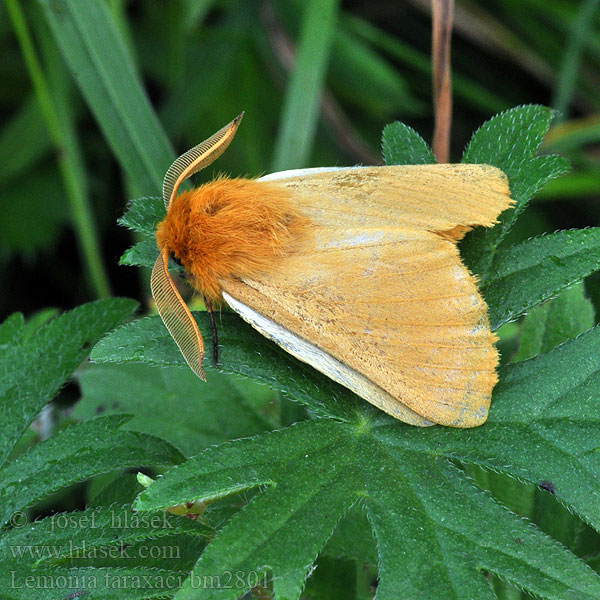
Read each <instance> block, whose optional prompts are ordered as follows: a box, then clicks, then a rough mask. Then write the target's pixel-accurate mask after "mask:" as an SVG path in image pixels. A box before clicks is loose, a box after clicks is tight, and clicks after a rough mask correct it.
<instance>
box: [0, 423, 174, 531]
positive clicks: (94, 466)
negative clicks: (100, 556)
mask: <svg viewBox="0 0 600 600" xmlns="http://www.w3.org/2000/svg"><path fill="white" fill-rule="evenodd" d="M129 419H130V417H129V416H127V415H125V416H124V415H116V416H112V417H101V418H97V419H93V420H91V421H87V422H85V423H82V424H79V425H72V426H70V427H68V428H66V429H64V430H62V431H60V432H59V433H57V434H55V435H53V436H52V437H50V438H48V439H47V440H45V441H43V442H41V443H39V444H38V445H36V446H34V447H33V448H30V449H29V450H28V451H27V452H26V453H25V454H22V455H21V456H19V457H18V458H17V459H16V460H14V461H12V462H9V463H7V464H5V466H4V468H3V469H2V471H0V500H1V507H0V523H3V524H4V523H6V521H7V520H9V519H10V518H11V515H12V514H14V512H15V511H20V510H22V509H23V508H26V507H27V506H30V505H31V504H33V503H34V502H36V501H37V500H39V499H41V498H43V497H44V496H46V495H48V494H50V493H51V492H54V491H56V490H58V489H60V488H62V487H65V486H67V485H69V484H71V483H75V482H76V481H82V480H83V479H87V478H89V477H92V476H94V475H98V474H100V473H107V472H109V471H111V470H114V468H115V467H116V466H118V467H120V468H127V467H137V466H141V465H172V464H175V463H177V462H180V461H181V460H182V459H183V455H182V454H180V452H179V451H178V450H176V449H175V448H174V447H173V446H171V444H169V443H168V442H165V441H164V440H161V439H159V438H156V437H154V436H150V435H146V434H143V433H137V432H133V431H120V430H119V427H121V425H123V424H124V423H126V422H127V421H128V420H129Z"/></svg>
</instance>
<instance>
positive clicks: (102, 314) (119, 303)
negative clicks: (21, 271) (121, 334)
mask: <svg viewBox="0 0 600 600" xmlns="http://www.w3.org/2000/svg"><path fill="white" fill-rule="evenodd" d="M135 306H136V303H135V302H134V301H132V300H127V299H125V298H112V299H109V300H100V301H97V302H90V303H89V304H84V305H83V306H79V307H78V308H75V309H74V310H71V311H69V312H66V313H64V314H62V315H61V316H59V317H56V318H55V319H53V320H51V321H50V322H49V323H47V324H46V325H44V326H43V327H41V329H40V330H39V331H38V332H37V334H36V335H35V336H32V337H30V338H28V339H26V340H25V339H14V340H13V342H12V343H11V345H5V346H0V397H1V398H2V406H3V412H2V417H3V418H2V419H1V421H0V464H1V463H2V462H4V460H5V459H6V456H7V455H8V453H9V452H10V451H11V449H12V447H13V446H14V444H15V443H16V441H17V440H18V438H19V436H20V435H21V434H22V433H23V431H25V429H26V428H27V427H28V426H29V425H30V424H31V422H32V421H33V419H34V418H35V417H36V416H37V415H38V413H39V412H40V411H41V410H42V408H43V407H44V406H45V405H46V404H47V403H48V402H50V400H51V399H52V397H53V396H54V394H56V392H57V391H58V389H59V388H60V386H61V385H62V384H63V383H64V382H65V381H66V380H67V379H68V378H69V377H70V375H71V373H73V371H74V370H75V369H76V368H77V366H78V365H79V364H80V363H81V362H82V361H83V360H84V359H85V357H86V356H87V355H88V354H89V351H90V349H91V348H92V345H93V344H95V343H96V342H97V341H98V339H99V338H100V337H101V336H102V335H104V334H105V333H106V332H107V331H108V330H109V329H112V328H113V327H116V326H117V325H119V324H120V323H122V322H123V321H124V320H125V319H126V318H127V317H129V316H130V315H131V313H132V312H133V310H134V309H135ZM13 319H14V317H13ZM11 323H12V324H11V325H10V326H9V329H12V330H13V331H14V327H15V325H14V321H11ZM24 333H25V332H23V334H24Z"/></svg>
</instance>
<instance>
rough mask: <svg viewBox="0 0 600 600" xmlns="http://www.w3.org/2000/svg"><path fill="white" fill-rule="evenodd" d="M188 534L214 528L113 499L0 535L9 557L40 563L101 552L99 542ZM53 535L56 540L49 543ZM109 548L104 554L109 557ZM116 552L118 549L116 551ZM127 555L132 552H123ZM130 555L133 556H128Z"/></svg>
mask: <svg viewBox="0 0 600 600" xmlns="http://www.w3.org/2000/svg"><path fill="white" fill-rule="evenodd" d="M177 534H186V535H188V536H196V537H201V538H203V539H206V538H207V537H208V536H209V535H211V534H212V530H210V529H209V528H208V527H206V526H205V525H203V524H202V523H200V522H198V521H193V520H191V519H187V518H185V517H178V516H175V515H172V514H169V513H167V512H164V511H161V512H159V513H154V514H152V513H150V514H146V513H144V514H143V515H142V514H139V515H138V514H136V513H135V512H132V510H131V505H129V504H126V505H117V504H114V505H111V506H102V507H95V508H88V509H86V510H82V511H77V512H69V513H57V514H55V515H51V516H49V517H46V518H44V519H41V520H36V521H34V522H32V523H27V524H25V525H24V526H22V527H18V528H13V529H9V530H8V531H7V532H6V533H5V534H4V535H3V536H2V537H1V538H0V553H1V554H2V555H4V556H5V557H9V556H10V557H11V558H13V559H18V560H19V562H22V563H25V564H27V565H29V567H37V566H39V565H40V564H42V563H52V562H58V561H60V560H62V559H65V558H69V557H70V558H80V559H83V558H85V557H86V556H87V557H92V556H94V555H96V556H97V557H99V558H100V557H101V556H100V552H94V550H96V549H98V548H100V547H106V548H107V549H108V548H110V547H123V546H129V545H130V544H134V543H136V542H140V541H143V540H156V539H159V538H161V537H166V536H174V535H177ZM48 540H52V546H51V547H49V546H48ZM109 556H110V553H109V551H107V553H106V554H105V555H104V558H109ZM113 556H114V557H117V556H118V553H117V552H114V553H113ZM122 557H123V560H127V558H128V557H130V555H128V553H127V550H126V549H125V550H124V551H123V552H122ZM130 560H131V558H130Z"/></svg>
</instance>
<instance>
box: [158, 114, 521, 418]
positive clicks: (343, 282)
mask: <svg viewBox="0 0 600 600" xmlns="http://www.w3.org/2000/svg"><path fill="white" fill-rule="evenodd" d="M242 114H243V113H242ZM241 118H242V115H239V116H238V117H236V118H235V119H234V120H233V121H232V122H231V123H229V124H228V125H226V126H225V127H223V129H221V130H219V131H218V132H217V133H215V134H214V135H213V136H212V137H210V138H208V139H207V140H206V141H204V142H202V143H201V144H199V145H198V146H196V147H194V148H192V149H191V150H188V151H187V152H186V153H185V154H183V155H182V156H180V157H179V158H178V159H177V160H176V161H175V162H174V163H173V164H172V165H171V167H170V168H169V170H168V171H167V173H166V175H165V179H164V183H163V197H164V201H165V205H166V208H167V215H166V218H165V219H164V221H162V222H161V223H160V224H159V225H158V228H157V231H156V240H157V244H158V247H159V250H160V254H159V257H158V258H157V260H156V263H155V265H154V269H153V271H152V279H151V287H152V294H153V296H154V299H155V302H156V306H157V309H158V312H159V313H160V316H161V317H162V319H163V321H164V323H165V325H166V326H167V328H168V330H169V332H170V333H171V335H172V336H173V338H174V340H175V342H176V343H177V345H178V346H179V348H180V349H181V352H182V353H183V356H184V358H185V360H186V361H187V363H188V364H189V366H190V367H191V368H192V370H193V371H194V372H195V373H196V374H197V375H198V376H199V377H201V378H202V379H204V378H205V377H204V370H203V368H202V362H203V356H204V344H203V341H202V337H201V335H200V332H199V330H198V327H197V325H196V322H195V321H194V319H193V317H192V315H191V313H190V311H189V309H188V308H187V306H186V304H185V303H184V301H183V300H182V298H181V296H180V295H179V293H178V291H177V289H176V287H175V285H174V283H173V281H172V279H171V277H170V275H169V271H168V261H169V256H172V257H173V258H174V259H175V260H176V261H178V262H180V263H181V264H182V265H183V266H184V267H185V269H186V271H187V273H188V281H189V282H190V283H191V285H192V286H193V287H194V288H195V289H197V290H198V291H199V292H200V293H201V294H202V295H203V296H204V298H205V300H206V303H207V306H208V307H209V308H210V307H211V306H212V305H213V304H218V303H221V302H225V303H226V304H228V305H229V306H230V307H231V308H232V309H233V310H234V311H236V312H237V313H239V314H240V315H241V317H242V318H243V319H245V320H246V321H248V322H249V323H250V324H251V325H252V326H253V327H255V328H256V329H258V331H260V332H261V333H262V334H263V335H265V336H266V337H268V338H269V339H271V340H273V341H275V342H276V343H277V344H279V345H280V346H281V347H282V348H284V349H285V350H287V351H288V352H289V353H290V354H292V355H293V356H295V357H297V358H298V359H300V360H302V361H304V362H307V363H309V364H310V365H312V366H313V367H314V368H315V369H317V370H319V371H321V372H322V373H325V374H326V375H327V376H329V377H330V378H331V379H333V380H334V381H337V382H338V383H340V384H342V385H344V386H346V387H347V388H349V389H350V390H352V391H354V392H355V393H356V394H358V395H359V396H361V397H362V398H364V399H365V400H367V401H368V402H371V403H372V404H374V405H375V406H377V407H379V408H380V409H381V410H383V411H385V412H386V413H389V414H390V415H392V416H393V417H395V418H397V419H400V420H401V421H405V422H406V423H410V424H413V425H420V426H426V425H432V424H434V423H439V424H442V425H448V426H452V427H475V426H477V425H481V424H482V423H483V422H484V421H485V420H486V418H487V413H488V408H489V404H490V397H491V392H492V388H493V387H494V385H495V383H496V381H497V377H496V366H497V363H498V353H497V351H496V349H495V347H494V342H495V341H496V337H495V336H494V335H493V334H492V332H491V331H490V327H489V322H488V317H487V307H486V304H485V302H484V300H483V298H482V297H481V295H480V293H479V291H478V289H477V285H476V279H475V277H474V276H473V275H472V274H471V273H470V272H469V271H468V269H467V268H466V267H465V266H464V265H463V263H462V262H461V259H460V256H459V253H458V249H457V246H456V244H457V242H458V241H459V240H460V239H462V237H463V236H464V235H465V233H466V232H467V231H469V230H470V229H471V228H472V227H474V226H483V227H490V226H491V225H493V224H494V223H495V222H496V220H497V217H498V215H499V214H500V213H501V212H502V211H503V210H505V209H506V208H508V207H509V206H511V204H512V200H511V199H510V197H509V191H508V182H507V179H506V176H505V175H504V173H502V171H500V170H499V169H497V168H495V167H491V166H488V165H466V164H435V165H414V166H389V167H352V168H318V169H299V170H294V171H284V172H281V173H273V174H271V175H267V176H265V177H261V178H259V179H227V178H222V177H221V178H217V179H216V180H214V181H212V182H210V183H207V184H205V185H202V186H200V187H198V188H195V189H193V190H190V191H183V192H181V193H180V194H178V193H177V192H178V189H179V186H180V184H181V183H182V182H183V181H184V180H185V179H186V178H188V177H189V176H190V175H192V174H193V173H195V172H197V171H198V170H200V169H202V168H203V167H205V166H207V165H209V164H210V163H212V162H213V161H214V160H215V159H216V158H217V157H218V156H220V155H221V154H222V153H223V152H224V151H225V149H226V148H227V146H228V145H229V144H230V142H231V140H232V139H233V136H234V135H235V132H236V130H237V128H238V125H239V123H240V121H241Z"/></svg>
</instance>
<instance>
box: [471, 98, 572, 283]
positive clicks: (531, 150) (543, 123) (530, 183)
mask: <svg viewBox="0 0 600 600" xmlns="http://www.w3.org/2000/svg"><path fill="white" fill-rule="evenodd" d="M552 116H553V113H552V111H551V110H550V109H548V108H546V107H543V106H537V105H529V106H519V107H517V108H513V109H510V110H507V111H505V112H503V113H500V114H499V115H496V116H495V117H493V118H492V119H490V120H489V121H487V122H486V123H484V124H483V125H482V126H481V127H480V128H479V129H478V130H477V131H476V132H475V133H474V134H473V137H472V139H471V141H470V142H469V145H468V146H467V148H466V150H465V152H464V154H463V157H462V162H464V163H475V164H489V165H493V166H495V167H499V168H500V169H502V170H503V171H504V173H506V175H507V177H508V181H509V185H510V193H511V197H512V198H513V200H514V201H515V206H514V208H513V209H512V210H507V211H505V212H504V213H502V215H501V216H500V219H499V223H498V225H496V226H495V227H494V228H493V229H492V230H487V229H484V228H479V229H476V230H475V231H473V232H472V233H470V234H469V235H468V236H467V238H465V240H464V241H463V243H462V244H461V253H462V255H463V258H464V260H465V262H466V263H467V265H468V266H469V267H470V269H471V270H472V271H474V272H475V273H477V274H478V275H479V277H480V278H481V281H482V282H483V283H485V281H486V279H487V277H488V275H489V274H490V273H491V262H492V260H493V258H494V253H495V251H496V248H497V247H498V245H499V244H500V242H501V241H502V240H503V239H504V237H505V236H506V234H507V233H508V231H509V230H510V228H511V227H512V225H513V224H514V222H515V220H516V219H517V217H518V216H519V215H520V214H521V212H522V211H523V210H524V208H525V207H526V206H527V203H528V202H529V199H530V198H531V197H532V196H533V195H534V194H535V193H536V192H537V191H538V190H539V189H540V188H541V187H542V186H543V185H544V184H545V183H546V182H548V181H549V180H550V179H553V178H554V177H557V176H558V175H560V174H561V173H564V172H565V171H567V170H568V168H569V167H568V163H567V161H566V160H565V159H563V158H561V157H558V156H539V157H535V156H534V155H535V153H536V152H537V150H538V148H539V146H540V144H541V142H542V139H543V137H544V135H545V134H546V132H547V131H548V127H549V126H550V121H551V120H552Z"/></svg>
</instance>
